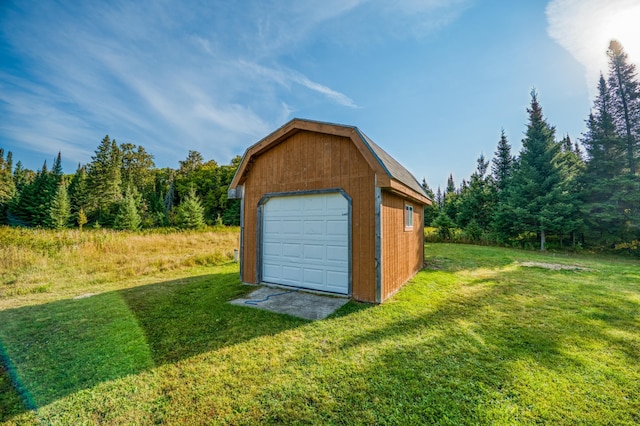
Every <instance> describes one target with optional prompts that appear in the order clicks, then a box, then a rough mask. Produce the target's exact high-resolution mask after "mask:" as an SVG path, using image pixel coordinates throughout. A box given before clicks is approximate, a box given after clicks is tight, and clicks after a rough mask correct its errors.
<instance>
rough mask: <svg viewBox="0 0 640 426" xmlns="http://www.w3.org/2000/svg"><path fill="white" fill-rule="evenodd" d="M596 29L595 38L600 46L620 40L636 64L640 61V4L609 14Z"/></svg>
mask: <svg viewBox="0 0 640 426" xmlns="http://www.w3.org/2000/svg"><path fill="white" fill-rule="evenodd" d="M600 19H601V21H600V22H599V24H598V25H597V26H596V28H594V30H595V34H594V38H596V40H597V44H598V48H599V49H601V47H600V46H603V45H604V46H605V48H607V47H608V46H609V41H611V40H613V39H615V40H618V41H619V42H620V43H621V44H622V46H623V47H624V49H625V51H626V52H627V54H628V55H629V59H630V60H631V61H633V62H635V63H638V61H640V4H635V5H631V6H629V7H627V8H624V9H619V10H615V11H611V12H609V13H608V14H607V15H605V16H602V17H600Z"/></svg>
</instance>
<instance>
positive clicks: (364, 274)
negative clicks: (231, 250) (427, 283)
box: [242, 131, 422, 302]
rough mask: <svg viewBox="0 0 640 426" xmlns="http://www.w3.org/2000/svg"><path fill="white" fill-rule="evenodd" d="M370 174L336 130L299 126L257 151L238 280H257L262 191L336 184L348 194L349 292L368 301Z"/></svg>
mask: <svg viewBox="0 0 640 426" xmlns="http://www.w3.org/2000/svg"><path fill="white" fill-rule="evenodd" d="M374 176H375V174H374V172H373V170H372V169H371V168H370V167H369V165H368V164H367V162H366V161H365V159H364V158H363V157H362V154H360V152H359V151H358V149H357V147H356V146H355V145H354V144H353V142H352V141H351V139H349V138H347V137H342V136H334V135H328V134H323V133H316V132H310V131H299V132H296V133H295V134H293V135H292V136H291V137H289V138H287V139H285V140H284V141H283V142H281V143H279V144H278V145H276V146H274V147H272V148H270V149H269V150H268V151H266V152H264V153H263V154H261V155H260V156H259V157H258V158H256V160H255V162H254V163H253V165H252V166H251V169H250V170H249V171H248V174H247V178H246V180H245V182H244V232H243V238H244V241H243V262H242V268H243V271H242V277H243V280H244V281H245V282H248V283H257V274H256V267H257V258H256V255H257V254H256V253H257V244H258V241H257V212H258V203H259V201H260V199H261V198H262V197H263V196H264V195H265V194H269V193H280V192H299V191H313V190H321V189H327V188H341V189H342V190H344V191H345V192H346V193H347V194H348V195H349V196H350V197H351V199H352V236H351V241H352V259H351V264H352V297H353V298H354V299H355V300H359V301H364V302H374V301H375V253H374V251H375V241H374V192H375V189H374V182H375V177H374ZM420 223H422V222H420Z"/></svg>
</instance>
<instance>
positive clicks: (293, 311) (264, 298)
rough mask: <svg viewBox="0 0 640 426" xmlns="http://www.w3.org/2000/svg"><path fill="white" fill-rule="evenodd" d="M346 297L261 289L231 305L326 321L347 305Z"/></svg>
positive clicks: (289, 290) (294, 290) (292, 290)
mask: <svg viewBox="0 0 640 426" xmlns="http://www.w3.org/2000/svg"><path fill="white" fill-rule="evenodd" d="M348 301H349V299H347V298H346V297H334V296H324V295H319V294H312V293H306V292H304V291H302V290H297V289H282V288H271V287H260V288H259V289H257V290H255V291H254V292H252V293H250V294H248V295H247V296H246V297H245V298H240V299H235V300H232V301H231V302H229V303H231V304H233V305H238V306H248V307H251V308H258V309H264V310H267V311H271V312H277V313H279V314H289V315H293V316H295V317H299V318H305V319H308V320H319V319H324V318H326V317H328V316H329V315H331V314H332V313H334V312H335V311H336V310H337V309H338V308H339V307H341V306H342V305H344V304H345V303H347V302H348Z"/></svg>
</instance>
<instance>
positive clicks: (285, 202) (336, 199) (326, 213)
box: [262, 193, 349, 294]
mask: <svg viewBox="0 0 640 426" xmlns="http://www.w3.org/2000/svg"><path fill="white" fill-rule="evenodd" d="M348 213H349V204H348V202H347V200H346V199H345V198H344V197H343V196H342V195H341V194H339V193H331V194H317V195H299V196H285V197H273V198H270V199H269V200H268V201H267V202H266V203H265V205H264V209H263V216H262V217H263V222H262V281H264V282H267V283H274V284H284V285H290V286H295V287H303V288H309V289H313V290H321V291H330V292H334V293H341V294H348V293H349V215H348Z"/></svg>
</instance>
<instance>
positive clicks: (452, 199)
mask: <svg viewBox="0 0 640 426" xmlns="http://www.w3.org/2000/svg"><path fill="white" fill-rule="evenodd" d="M442 198H443V200H442V204H443V205H442V209H443V210H444V211H445V212H446V213H447V216H449V218H450V219H452V220H453V218H455V217H456V216H457V215H458V191H457V190H456V184H455V182H454V180H453V174H451V173H450V174H449V178H448V179H447V189H446V190H445V192H444V195H443V197H442Z"/></svg>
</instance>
